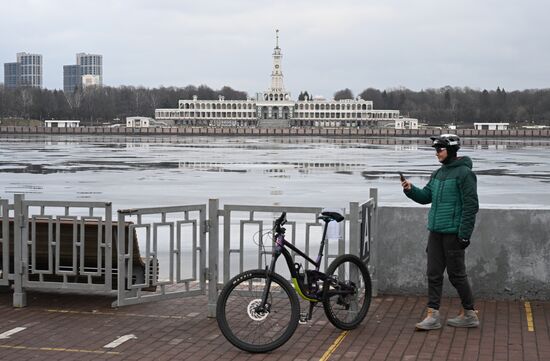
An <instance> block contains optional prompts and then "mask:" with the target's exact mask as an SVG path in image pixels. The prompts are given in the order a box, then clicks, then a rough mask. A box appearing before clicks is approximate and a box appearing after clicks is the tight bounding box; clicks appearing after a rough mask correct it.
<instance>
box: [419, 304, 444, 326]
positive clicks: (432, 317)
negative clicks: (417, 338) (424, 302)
mask: <svg viewBox="0 0 550 361" xmlns="http://www.w3.org/2000/svg"><path fill="white" fill-rule="evenodd" d="M438 328H441V318H440V317H439V310H434V309H433V308H428V313H427V315H426V318H425V319H424V320H422V322H419V323H417V324H416V329H417V330H426V331H427V330H437V329H438Z"/></svg>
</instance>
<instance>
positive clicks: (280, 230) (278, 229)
mask: <svg viewBox="0 0 550 361" xmlns="http://www.w3.org/2000/svg"><path fill="white" fill-rule="evenodd" d="M285 223H286V212H283V213H281V216H280V217H279V218H277V220H275V232H276V233H285V229H284V228H283V227H282V226H283V225H284V224H285Z"/></svg>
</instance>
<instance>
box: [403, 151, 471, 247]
mask: <svg viewBox="0 0 550 361" xmlns="http://www.w3.org/2000/svg"><path fill="white" fill-rule="evenodd" d="M405 194H406V195H407V197H409V198H410V199H412V200H413V201H415V202H417V203H420V204H429V203H431V204H432V206H431V208H430V213H429V216H428V229H429V230H430V231H432V232H439V233H456V234H457V235H458V237H460V238H464V239H470V236H471V235H472V232H473V230H474V224H475V220H476V213H477V211H478V210H479V204H478V199H477V179H476V175H475V174H474V172H472V160H471V159H470V158H469V157H460V158H457V159H455V160H454V161H452V162H451V163H449V164H444V165H443V166H441V168H439V169H438V170H436V171H435V172H433V173H432V176H431V178H430V181H429V182H428V184H427V185H426V186H425V187H424V188H423V189H420V188H418V187H415V186H414V185H413V186H412V188H411V189H410V190H409V191H406V190H405Z"/></svg>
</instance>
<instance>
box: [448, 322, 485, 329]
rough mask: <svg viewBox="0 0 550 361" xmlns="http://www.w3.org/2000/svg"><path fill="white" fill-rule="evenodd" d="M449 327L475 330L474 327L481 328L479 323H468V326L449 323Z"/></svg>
mask: <svg viewBox="0 0 550 361" xmlns="http://www.w3.org/2000/svg"><path fill="white" fill-rule="evenodd" d="M447 326H451V327H456V328H474V327H479V322H476V323H467V324H453V323H450V322H447Z"/></svg>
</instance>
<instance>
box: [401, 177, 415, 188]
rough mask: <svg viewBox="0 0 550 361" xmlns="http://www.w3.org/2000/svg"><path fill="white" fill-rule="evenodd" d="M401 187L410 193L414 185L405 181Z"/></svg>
mask: <svg viewBox="0 0 550 361" xmlns="http://www.w3.org/2000/svg"><path fill="white" fill-rule="evenodd" d="M401 186H402V187H403V189H404V190H406V191H410V190H411V188H412V183H411V182H409V181H408V180H406V179H405V180H404V181H402V182H401Z"/></svg>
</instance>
